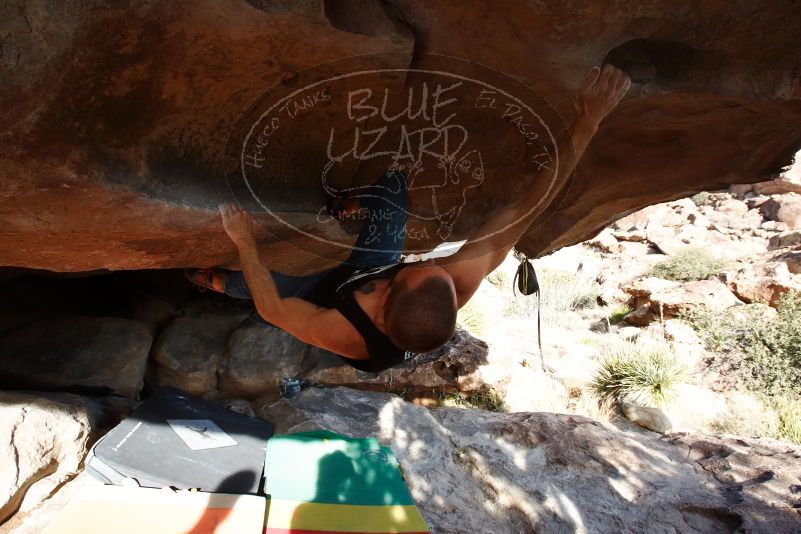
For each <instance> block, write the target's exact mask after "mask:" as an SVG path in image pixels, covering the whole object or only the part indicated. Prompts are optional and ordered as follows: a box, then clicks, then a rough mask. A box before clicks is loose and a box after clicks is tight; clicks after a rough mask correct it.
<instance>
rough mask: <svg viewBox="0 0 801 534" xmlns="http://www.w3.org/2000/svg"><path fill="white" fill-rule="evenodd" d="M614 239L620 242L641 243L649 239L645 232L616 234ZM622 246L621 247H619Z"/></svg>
mask: <svg viewBox="0 0 801 534" xmlns="http://www.w3.org/2000/svg"><path fill="white" fill-rule="evenodd" d="M613 235H614V237H615V239H617V240H618V241H635V242H638V243H641V242H643V241H645V240H646V239H647V237H648V236H647V235H646V233H645V231H644V230H632V231H630V232H620V231H618V232H614V234H613ZM618 246H620V245H618Z"/></svg>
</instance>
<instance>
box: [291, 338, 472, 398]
mask: <svg viewBox="0 0 801 534" xmlns="http://www.w3.org/2000/svg"><path fill="white" fill-rule="evenodd" d="M487 350H488V348H487V344H486V343H485V342H483V341H481V340H480V339H477V338H475V337H473V336H472V335H470V333H468V332H466V331H465V330H462V329H461V328H457V330H456V334H455V335H454V337H453V338H452V339H451V340H450V341H449V342H448V344H447V345H445V346H444V347H442V348H440V349H437V350H435V351H433V352H430V353H427V354H420V355H417V356H415V357H414V358H413V359H411V360H409V361H408V362H406V364H405V365H403V366H401V367H399V368H394V369H387V370H386V371H382V372H380V373H377V374H372V373H364V372H361V371H358V370H356V369H354V368H353V367H350V366H347V365H342V363H341V360H340V359H339V358H336V357H334V356H333V355H330V357H328V358H320V360H319V361H318V363H317V365H316V366H315V368H314V369H312V370H311V371H308V372H307V373H304V376H306V377H307V378H308V379H309V380H311V381H313V382H316V383H318V384H326V385H332V386H350V387H355V388H358V389H371V390H375V391H393V392H396V391H404V392H406V393H430V392H437V393H439V392H449V391H450V392H455V391H460V392H465V393H473V392H478V391H484V390H486V389H487V387H488V386H487V384H486V383H485V382H484V380H483V379H482V377H481V376H479V375H478V373H477V371H478V368H479V366H480V365H481V364H483V363H486V361H487Z"/></svg>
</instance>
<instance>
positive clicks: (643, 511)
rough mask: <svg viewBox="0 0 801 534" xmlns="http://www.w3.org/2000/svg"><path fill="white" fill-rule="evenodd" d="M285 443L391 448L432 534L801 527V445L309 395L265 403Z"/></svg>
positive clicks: (370, 397)
mask: <svg viewBox="0 0 801 534" xmlns="http://www.w3.org/2000/svg"><path fill="white" fill-rule="evenodd" d="M258 414H259V415H260V416H262V417H266V418H268V419H270V420H271V421H274V422H276V424H277V430H278V431H280V432H289V431H301V430H310V429H315V428H324V429H328V430H332V431H334V432H340V433H343V434H347V435H352V436H359V437H361V436H368V435H375V436H378V437H379V439H380V440H381V441H382V442H384V443H386V444H388V445H390V446H391V447H392V449H393V451H394V452H395V454H396V455H397V457H398V460H399V462H400V464H401V467H402V468H403V471H404V474H405V477H406V482H407V484H408V485H409V488H410V490H411V493H412V496H413V497H414V499H415V501H416V502H417V505H418V506H419V508H420V511H421V512H422V514H423V517H424V518H425V520H426V522H427V523H428V525H429V527H430V528H431V529H432V531H433V532H621V531H625V532H651V531H654V529H655V528H656V529H657V530H659V529H663V530H664V531H666V532H701V533H716V534H717V533H719V532H735V531H742V532H772V533H777V534H778V533H791V532H797V531H798V529H799V528H801V518H800V517H799V515H798V512H797V509H796V507H797V504H798V496H797V494H796V493H795V491H796V489H795V488H796V487H797V483H798V478H799V476H801V448H799V447H797V446H793V445H789V444H784V443H779V442H771V441H769V440H756V439H741V438H737V439H729V438H715V437H711V436H703V435H698V434H685V433H681V434H670V435H667V436H665V437H659V436H657V435H655V434H646V435H643V434H638V433H633V432H626V431H621V430H618V429H616V428H615V427H613V426H611V425H607V424H602V423H598V422H595V421H592V420H589V419H586V418H584V417H580V416H570V415H559V414H553V413H512V414H503V413H493V412H485V411H477V410H468V409H460V408H438V409H432V410H428V409H425V408H422V407H418V406H414V405H412V404H409V403H406V402H404V401H402V400H401V399H400V398H398V397H396V396H393V395H388V394H379V393H369V392H357V391H354V390H349V389H344V388H326V389H309V390H306V391H303V392H302V393H301V394H299V395H297V396H295V397H292V398H290V399H281V400H279V401H277V402H275V403H273V404H271V405H268V406H262V407H260V409H259V410H258Z"/></svg>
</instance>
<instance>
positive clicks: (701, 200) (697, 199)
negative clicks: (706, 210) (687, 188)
mask: <svg viewBox="0 0 801 534" xmlns="http://www.w3.org/2000/svg"><path fill="white" fill-rule="evenodd" d="M690 200H692V201H693V204H695V205H696V206H703V205H704V204H707V203H708V202H709V193H707V192H706V191H701V192H700V193H696V194H694V195H693V196H691V197H690Z"/></svg>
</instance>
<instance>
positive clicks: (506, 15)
mask: <svg viewBox="0 0 801 534" xmlns="http://www.w3.org/2000/svg"><path fill="white" fill-rule="evenodd" d="M335 4H336V5H335ZM16 5H17V4H12V6H16ZM358 6H359V7H358V8H356V7H353V6H352V5H349V4H346V3H337V2H328V3H325V8H323V3H321V2H313V1H309V2H303V3H302V7H301V8H297V7H295V6H294V5H292V3H290V2H274V3H267V2H261V1H259V2H256V1H252V2H236V3H228V4H225V6H223V7H221V6H220V5H219V4H218V3H217V2H214V1H212V0H201V1H199V2H198V3H197V4H196V5H194V6H193V9H191V10H182V9H180V8H178V7H176V6H175V5H173V4H172V3H145V4H141V5H137V6H135V7H134V8H132V9H123V8H122V7H120V6H119V4H118V3H116V2H111V1H109V0H105V1H98V2H90V3H74V2H67V3H64V2H55V3H52V4H46V5H45V6H42V7H41V8H33V7H30V6H26V5H23V4H20V5H19V8H18V9H17V8H16V7H14V8H9V9H8V10H7V11H8V13H5V12H4V14H3V15H4V16H3V17H2V18H0V21H2V25H1V26H0V30H1V33H2V35H4V36H6V37H4V43H5V44H4V50H5V51H6V52H4V55H3V58H4V62H6V63H7V65H6V66H5V67H4V68H5V71H4V74H5V76H4V82H5V83H4V84H3V85H2V87H0V104H2V105H3V108H4V109H12V110H13V113H8V114H6V115H5V116H4V120H3V122H2V124H1V125H0V126H1V127H2V131H3V132H6V133H7V134H8V135H4V136H3V138H2V148H0V153H2V154H4V155H5V157H4V159H3V160H2V162H1V163H0V165H1V167H0V168H2V174H3V176H13V177H14V178H13V179H12V180H6V181H5V183H4V184H3V185H4V187H3V190H2V196H0V224H2V226H3V227H4V228H7V229H9V230H10V231H8V232H5V233H4V234H3V236H2V237H3V238H5V240H3V241H0V251H2V255H1V256H0V263H2V264H3V265H24V266H28V267H38V268H47V269H54V270H63V271H80V270H84V271H85V270H90V269H94V268H117V269H123V268H127V269H131V268H158V267H177V266H210V265H214V264H222V263H225V262H227V261H230V260H232V258H233V255H234V249H233V245H232V244H231V243H229V242H228V241H227V238H226V237H225V236H224V234H223V231H222V229H221V227H220V224H219V219H218V217H217V215H216V213H215V212H214V207H215V206H216V204H217V203H218V202H220V201H221V200H225V199H227V197H228V194H229V192H228V189H227V187H226V184H225V181H224V180H220V177H221V176H224V175H225V173H226V171H227V170H229V167H228V166H227V164H228V163H229V161H228V159H227V158H226V157H225V156H226V147H225V143H226V138H227V136H228V134H229V133H230V132H231V130H232V129H233V127H234V125H235V124H236V122H237V119H238V118H239V117H240V116H241V115H242V114H243V112H245V111H246V110H247V109H248V107H249V106H250V105H251V104H252V103H253V102H254V101H256V100H258V98H259V97H260V96H261V93H262V92H263V90H264V88H265V87H272V86H274V85H275V84H277V83H278V82H280V81H281V80H283V79H287V78H289V77H291V76H293V75H294V74H296V73H299V72H303V71H305V70H306V69H308V68H311V67H313V66H315V65H321V64H323V63H326V62H329V61H332V60H335V59H337V58H342V57H355V56H358V55H360V54H368V53H382V54H392V55H393V57H397V58H400V59H398V60H396V61H394V62H387V63H385V64H384V65H382V66H388V67H394V68H398V67H404V66H408V65H409V58H410V57H412V53H413V52H414V53H415V63H414V64H415V67H417V68H425V67H426V66H428V65H431V63H430V61H433V60H430V59H428V58H427V57H426V56H425V54H426V53H427V52H433V53H436V54H441V55H442V56H444V57H448V58H453V57H457V56H458V57H462V58H465V59H467V60H469V61H472V62H474V63H475V64H484V65H487V66H489V67H490V68H492V69H495V70H496V71H498V72H504V73H507V74H508V75H509V76H510V77H511V78H512V79H514V80H520V81H521V82H522V84H525V85H527V86H530V87H532V88H534V89H535V90H536V91H537V93H539V94H541V95H543V98H544V100H545V101H547V102H548V103H550V106H551V107H552V108H553V109H554V110H555V112H556V113H558V114H559V115H560V116H563V117H566V118H569V117H571V116H572V115H573V103H572V94H573V92H574V91H575V90H576V89H577V88H578V87H579V86H580V81H581V79H582V77H583V75H584V73H585V72H586V70H587V68H588V67H589V66H590V65H593V64H596V63H600V62H602V61H604V60H606V61H608V62H612V63H616V64H618V66H620V67H622V68H624V69H626V70H628V71H629V72H630V74H631V75H632V77H633V78H634V80H635V84H634V89H632V90H631V91H630V93H629V95H628V96H627V98H626V101H625V102H624V103H623V104H622V105H621V106H620V107H619V108H618V109H616V110H615V111H614V113H613V115H612V116H610V118H609V120H608V121H607V122H605V123H604V124H603V125H602V129H601V131H600V133H599V135H598V136H597V137H596V138H595V139H594V141H593V143H592V144H591V145H590V146H589V148H588V150H587V154H586V156H585V158H584V160H583V161H582V166H581V169H582V172H579V173H576V175H575V177H574V178H573V183H571V184H569V185H570V187H569V188H568V187H564V188H562V187H561V186H562V185H568V184H557V187H555V188H554V191H561V193H562V194H560V195H558V198H557V196H556V195H554V197H555V198H553V199H549V201H548V202H545V203H544V204H543V206H541V208H542V209H541V210H539V212H538V213H539V214H538V215H537V220H535V221H534V224H532V227H533V228H536V230H532V231H531V233H529V234H528V235H527V236H526V239H525V240H523V242H521V243H520V246H521V248H522V249H523V250H525V251H526V252H527V253H529V254H531V255H535V256H536V255H539V254H540V253H542V252H546V251H548V250H554V249H557V248H559V247H562V246H565V245H568V244H572V243H576V242H580V241H582V240H585V239H587V238H588V237H591V236H592V235H593V234H595V233H597V230H598V228H600V227H601V226H603V225H604V224H605V223H607V222H608V221H610V220H612V219H614V218H615V217H616V216H617V215H619V214H623V213H628V212H630V211H632V210H635V209H638V208H640V207H642V206H645V205H649V204H653V203H655V202H660V201H664V200H667V199H670V198H672V197H675V196H676V195H679V194H681V193H688V192H691V191H694V190H699V189H710V188H714V187H721V186H724V185H726V184H728V183H730V182H743V181H752V180H757V179H760V178H761V177H764V176H765V175H768V174H771V173H775V172H778V171H779V170H780V168H781V167H782V166H783V165H785V164H787V163H789V161H790V160H791V158H792V155H793V153H794V152H795V151H796V149H797V145H798V142H799V139H801V129H800V128H801V127H799V124H801V110H799V109H798V106H797V97H798V90H797V84H795V79H796V63H795V57H794V56H793V54H792V53H790V52H789V51H791V50H794V46H795V44H796V41H795V38H796V35H797V34H798V33H799V27H800V26H801V23H798V22H797V21H796V20H795V18H794V17H788V13H792V12H793V9H794V4H793V3H792V2H791V1H790V0H780V1H778V2H774V3H771V4H770V5H765V6H762V7H761V8H760V10H759V14H758V16H751V15H752V14H753V7H752V6H751V5H749V4H742V5H739V4H738V5H735V6H732V7H731V9H730V10H729V11H727V13H726V16H727V17H731V18H732V20H736V21H737V24H713V23H712V22H710V21H718V18H719V15H720V13H719V11H718V7H717V6H716V5H714V4H710V5H703V6H698V5H696V4H694V3H690V2H687V1H682V2H679V3H678V4H676V5H671V6H665V5H663V4H661V3H655V2H651V3H649V4H648V5H647V6H645V7H644V8H643V9H644V10H645V12H647V13H646V14H645V15H644V14H643V13H644V12H642V11H640V10H631V9H627V8H626V4H624V3H622V2H617V3H614V4H612V5H611V6H610V9H609V10H608V11H604V12H603V13H601V12H599V11H597V10H592V9H589V10H588V9H583V8H582V6H583V4H581V3H576V2H574V1H569V2H565V3H561V4H559V5H558V6H556V7H554V6H550V5H546V4H540V3H534V4H532V3H525V2H521V3H516V4H510V5H509V6H508V9H504V10H494V9H492V8H491V7H490V6H491V4H490V3H487V2H484V3H480V4H476V5H475V6H473V5H472V4H471V6H470V9H457V7H459V8H461V7H464V6H463V5H462V4H459V3H456V2H443V3H437V4H436V5H427V4H426V5H424V4H417V3H415V2H408V1H402V2H393V3H392V4H391V5H388V4H373V3H360V4H358ZM690 11H692V13H693V20H694V21H695V22H694V23H693V24H690V25H689V26H688V25H687V24H686V21H687V17H686V13H687V12H690ZM610 13H611V14H612V15H611V17H612V18H613V22H610V15H609V14H610ZM568 21H569V23H567V22H568ZM530 28H547V29H548V30H547V31H542V32H530V31H529V32H525V31H524V29H530ZM56 30H57V31H56ZM254 35H259V36H262V38H260V39H258V40H256V41H254V40H253V38H252V36H254ZM521 35H523V38H518V36H521ZM170 36H181V37H175V38H174V39H172V38H171V37H170ZM296 42H303V43H304V44H305V46H304V47H302V48H298V47H294V46H292V43H296ZM131 43H136V49H137V55H136V57H132V58H129V59H130V61H117V59H118V58H119V56H120V55H125V54H128V53H129V51H130V49H131V48H130V47H131V46H132V45H131ZM211 49H213V50H215V51H216V52H215V53H214V54H210V53H209V50H211ZM168 50H169V53H167V51H168ZM776 50H779V51H788V52H787V53H783V54H777V53H776V52H775V51H776ZM532 51H537V55H536V58H535V59H536V60H532V57H533V56H532ZM417 52H420V53H417ZM79 54H80V56H81V57H82V60H81V61H79V62H73V63H65V62H64V61H63V58H65V57H76V56H77V55H79ZM438 57H441V56H438ZM276 58H278V59H276ZM439 61H441V60H439ZM451 63H453V61H451ZM254 65H263V66H264V68H259V69H254V68H253V66H254ZM756 71H759V72H760V76H758V77H757V76H753V75H752V73H753V72H756ZM78 80H81V82H80V83H79V82H78ZM109 84H112V85H113V87H111V88H110V87H109ZM687 95H692V97H691V98H690V97H687ZM734 101H736V102H737V105H732V102H734ZM134 102H135V106H134ZM132 106H134V107H132ZM544 108H545V109H547V107H545V106H544ZM542 113H545V111H542ZM644 116H647V117H650V119H649V120H648V121H643V120H642V117H644ZM554 122H555V124H554V125H552V126H553V129H554V130H558V129H560V127H559V126H560V125H559V121H558V120H555V121H554ZM654 132H661V133H659V134H658V135H655V134H654ZM556 133H558V132H556ZM471 139H472V137H471ZM677 139H681V142H676V140H677ZM755 140H757V141H755ZM755 143H757V144H758V145H759V146H758V147H756V146H754V145H755ZM282 148H284V147H282ZM303 148H304V149H306V150H301V149H299V148H298V147H291V148H290V149H289V150H292V151H293V152H292V153H293V154H294V153H295V152H297V153H298V155H297V156H295V161H296V163H297V165H296V166H297V169H296V170H297V172H296V174H293V175H291V176H284V175H281V177H280V180H279V179H276V180H277V181H276V184H275V185H274V186H273V187H271V188H270V191H269V192H270V194H271V197H270V198H271V199H275V200H276V201H277V200H278V197H280V196H291V194H292V193H295V192H297V191H300V190H303V188H304V187H305V186H307V185H308V182H309V181H308V179H307V177H308V176H311V175H313V174H314V173H313V172H312V171H315V172H316V173H317V174H319V172H317V171H319V169H316V168H314V169H312V167H314V166H315V165H314V162H313V161H312V160H313V159H314V158H311V157H309V154H310V150H308V147H303ZM324 148H325V147H324V146H323V149H324ZM284 153H286V152H284ZM560 160H561V158H560ZM486 163H487V164H488V165H489V163H490V161H489V160H487V161H486ZM503 169H504V167H503V166H502V165H500V166H499V165H497V164H494V165H492V168H487V169H486V170H487V173H486V176H487V183H486V184H485V186H486V187H484V186H482V189H484V190H486V191H489V190H490V189H491V190H492V194H489V193H487V194H482V195H481V196H482V198H486V199H488V200H493V201H498V200H500V199H502V197H503V196H504V194H506V195H509V194H512V193H513V191H512V189H513V188H511V187H510V186H509V184H510V182H509V181H508V179H507V174H508V173H504V172H503ZM486 191H483V192H482V193H485V192H486ZM493 197H497V198H493ZM496 203H497V205H498V206H501V205H503V202H500V201H498V202H496ZM488 205H490V204H487V203H481V202H471V203H470V204H469V205H468V206H467V207H466V209H465V210H464V221H465V222H464V226H465V228H462V229H460V232H462V233H467V232H469V231H470V230H472V229H473V225H476V226H477V225H480V224H481V223H482V222H483V219H484V218H485V217H487V216H489V215H491V214H492V212H494V211H495V210H488V209H486V208H487V206H488ZM549 208H553V209H549ZM314 213H315V212H309V214H310V215H313V214H314ZM265 224H266V225H269V224H270V223H269V220H268V218H265ZM271 230H277V231H278V230H280V228H279V227H278V225H275V226H274V227H273V228H271ZM279 233H280V232H279ZM264 248H265V250H266V251H268V252H269V253H270V254H269V256H270V257H271V258H274V259H275V261H276V262H277V263H283V264H285V265H286V266H288V267H292V268H299V267H300V266H302V265H304V264H305V263H308V262H309V260H310V259H312V258H313V255H312V254H311V253H309V256H304V255H303V254H301V253H299V252H298V251H296V250H295V251H293V252H292V253H291V254H286V255H285V256H286V257H283V258H281V257H279V254H280V252H282V251H291V250H292V248H291V246H289V245H286V243H285V241H284V242H280V241H268V240H265V242H264Z"/></svg>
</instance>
